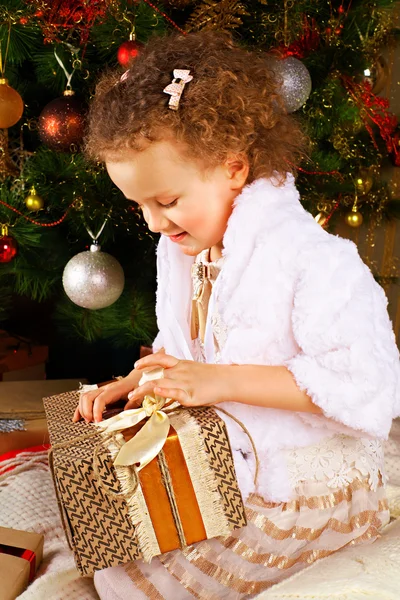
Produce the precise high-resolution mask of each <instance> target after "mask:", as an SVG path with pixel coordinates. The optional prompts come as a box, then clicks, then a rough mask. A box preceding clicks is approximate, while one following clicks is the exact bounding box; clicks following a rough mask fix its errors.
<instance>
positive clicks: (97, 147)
mask: <svg viewBox="0 0 400 600" xmlns="http://www.w3.org/2000/svg"><path fill="white" fill-rule="evenodd" d="M174 69H188V70H190V74H191V75H193V80H192V81H191V82H190V83H188V84H187V85H186V86H185V89H184V91H183V94H182V97H181V100H180V103H179V109H178V110H177V111H174V110H170V109H169V108H168V102H169V99H170V96H169V95H168V94H166V93H165V92H163V90H164V88H165V87H166V86H167V85H168V84H169V83H171V81H172V74H173V70H174ZM279 87H280V82H279V81H278V79H277V78H276V75H275V73H274V72H273V69H272V68H271V63H270V61H268V59H267V58H266V55H265V53H261V52H252V51H248V50H246V49H244V48H241V47H240V46H238V45H237V44H235V43H234V42H233V40H232V38H231V36H230V35H228V34H225V33H216V32H214V31H213V32H211V31H201V32H199V33H192V34H188V35H186V36H184V35H169V36H155V37H153V38H152V39H151V40H150V41H149V42H148V43H147V44H146V46H145V47H144V48H143V49H142V50H141V52H140V54H139V55H138V56H137V57H136V58H135V62H134V63H133V66H132V67H131V68H130V70H129V71H128V72H127V74H126V77H125V78H123V80H122V81H121V80H120V73H119V72H116V71H112V72H109V73H106V74H104V75H103V77H102V78H101V80H100V81H99V83H98V85H97V88H96V93H95V96H94V98H93V100H92V103H91V107H90V111H89V118H88V130H87V135H86V141H85V150H86V153H87V155H88V156H89V158H92V159H95V160H98V161H106V160H109V159H113V160H118V157H119V156H121V154H122V153H124V151H126V150H128V149H133V150H137V151H140V150H141V149H143V148H144V147H145V145H144V143H143V142H144V141H145V140H147V141H149V142H152V141H158V140H166V139H173V140H176V141H177V142H178V143H182V142H183V144H182V147H183V148H184V154H185V157H187V158H189V159H191V160H194V161H197V162H200V163H201V164H202V165H203V167H204V168H205V169H207V168H212V167H215V166H216V165H219V164H223V163H224V161H225V160H226V158H227V156H228V153H235V154H241V155H245V156H246V159H247V160H248V163H249V168H250V170H249V176H248V183H251V182H252V181H254V180H255V179H258V178H260V177H271V176H272V175H273V174H275V175H276V174H279V176H280V179H281V180H284V179H285V175H286V172H290V171H293V169H294V168H295V165H296V164H297V163H298V161H299V159H300V158H301V156H302V153H303V151H304V147H305V136H304V135H303V133H302V131H301V128H300V126H299V124H298V122H297V120H296V119H295V118H294V117H293V116H291V115H288V114H287V113H286V112H285V110H284V108H283V101H282V98H281V96H280V94H279Z"/></svg>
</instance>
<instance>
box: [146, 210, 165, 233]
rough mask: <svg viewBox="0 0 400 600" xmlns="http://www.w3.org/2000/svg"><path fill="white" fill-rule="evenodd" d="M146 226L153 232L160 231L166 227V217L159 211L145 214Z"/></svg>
mask: <svg viewBox="0 0 400 600" xmlns="http://www.w3.org/2000/svg"><path fill="white" fill-rule="evenodd" d="M146 220H147V227H148V228H149V229H150V231H152V232H153V233H160V232H161V231H166V230H167V229H168V219H167V218H166V217H165V216H164V215H163V214H162V213H161V212H158V211H157V212H153V211H152V212H150V211H149V213H148V215H147V219H146Z"/></svg>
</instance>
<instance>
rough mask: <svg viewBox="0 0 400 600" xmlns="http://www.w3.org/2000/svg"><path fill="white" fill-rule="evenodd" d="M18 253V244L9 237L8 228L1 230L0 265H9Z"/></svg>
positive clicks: (4, 227)
mask: <svg viewBox="0 0 400 600" xmlns="http://www.w3.org/2000/svg"><path fill="white" fill-rule="evenodd" d="M17 252H18V246H17V242H16V241H15V240H14V238H12V237H11V236H10V235H8V229H7V227H6V226H3V227H2V228H1V235H0V263H9V262H11V261H12V259H13V258H14V256H16V254H17Z"/></svg>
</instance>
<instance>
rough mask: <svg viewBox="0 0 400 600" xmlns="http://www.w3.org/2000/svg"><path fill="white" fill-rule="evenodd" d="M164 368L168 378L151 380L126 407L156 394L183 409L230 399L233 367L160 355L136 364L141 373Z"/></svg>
mask: <svg viewBox="0 0 400 600" xmlns="http://www.w3.org/2000/svg"><path fill="white" fill-rule="evenodd" d="M156 367H163V368H164V370H165V371H164V379H157V380H153V381H148V382H146V383H145V384H143V385H141V386H140V387H138V388H136V389H135V390H134V391H133V392H130V393H129V394H128V398H129V402H128V404H127V405H126V407H125V410H126V409H128V408H134V407H135V406H137V405H138V404H140V403H141V402H142V400H143V398H144V396H145V395H146V394H149V393H151V392H153V391H154V393H155V394H157V395H158V396H161V397H163V398H172V399H173V400H177V401H178V402H179V403H180V404H182V405H183V406H205V405H209V404H217V403H218V402H224V401H226V400H227V395H228V394H227V389H228V383H229V380H228V369H229V365H214V364H212V365H210V364H204V363H199V362H195V361H192V360H178V359H177V358H175V357H173V356H170V355H168V354H164V353H163V352H157V353H156V354H151V355H150V356H145V357H144V358H142V359H140V360H139V361H137V362H136V363H135V369H137V370H138V371H139V372H140V371H141V370H142V369H148V368H156Z"/></svg>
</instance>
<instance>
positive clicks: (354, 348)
mask: <svg viewBox="0 0 400 600" xmlns="http://www.w3.org/2000/svg"><path fill="white" fill-rule="evenodd" d="M386 307H387V298H386V296H385V294H384V292H383V290H382V288H381V287H380V286H379V285H378V284H377V283H376V281H375V280H374V278H373V276H372V274H371V272H370V270H369V269H368V267H367V266H366V265H365V264H364V263H363V262H362V260H361V258H360V256H359V255H358V251H357V248H356V246H355V244H353V242H350V241H349V240H344V239H342V238H339V237H334V236H329V237H326V238H325V239H323V240H319V241H318V243H316V244H313V245H311V244H310V245H309V247H308V248H305V249H304V250H303V252H302V256H301V271H300V277H299V279H298V282H297V285H296V289H295V294H294V306H293V313H292V326H293V334H294V337H295V339H296V342H297V344H298V346H299V353H298V354H297V355H296V356H295V357H293V358H292V359H291V360H289V361H288V363H287V365H286V366H287V367H288V369H289V370H290V371H291V372H292V374H293V376H294V378H295V380H296V382H297V385H298V387H299V388H300V389H301V390H305V391H306V392H307V393H308V395H309V396H310V397H311V399H312V401H313V402H314V403H315V404H316V405H318V406H319V407H320V408H321V409H322V410H323V413H324V415H325V417H328V418H330V419H334V420H335V421H338V422H340V423H343V424H345V425H347V426H349V427H351V428H353V429H358V430H361V431H364V432H366V433H368V434H371V435H373V436H377V437H383V438H386V437H387V436H388V433H389V429H390V426H391V423H392V419H393V418H394V417H396V416H398V415H399V413H400V398H399V394H400V386H399V382H400V368H399V352H398V349H397V347H396V343H395V337H394V333H393V329H392V325H391V322H390V319H389V316H388V313H387V309H386Z"/></svg>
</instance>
